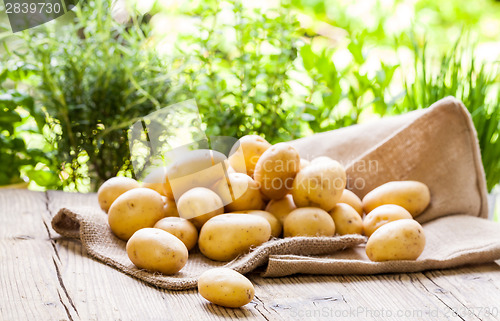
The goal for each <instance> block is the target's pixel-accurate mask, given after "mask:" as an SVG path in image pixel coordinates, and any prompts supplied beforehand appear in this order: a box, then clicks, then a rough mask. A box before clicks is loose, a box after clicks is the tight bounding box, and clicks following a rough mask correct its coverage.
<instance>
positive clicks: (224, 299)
mask: <svg viewBox="0 0 500 321" xmlns="http://www.w3.org/2000/svg"><path fill="white" fill-rule="evenodd" d="M198 292H200V294H201V296H202V297H204V298H205V299H207V300H208V301H210V302H212V303H214V304H217V305H220V306H223V307H227V308H239V307H242V306H244V305H245V304H247V303H249V302H250V301H252V299H253V297H254V295H255V289H254V287H253V284H252V282H250V280H249V279H247V278H246V277H245V276H244V275H242V274H240V273H238V272H236V271H234V270H231V269H229V268H215V269H210V270H207V271H205V272H203V273H202V274H201V275H200V278H199V279H198Z"/></svg>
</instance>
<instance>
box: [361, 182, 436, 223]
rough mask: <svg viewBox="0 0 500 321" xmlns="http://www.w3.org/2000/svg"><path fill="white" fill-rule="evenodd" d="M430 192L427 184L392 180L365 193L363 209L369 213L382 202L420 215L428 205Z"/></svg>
mask: <svg viewBox="0 0 500 321" xmlns="http://www.w3.org/2000/svg"><path fill="white" fill-rule="evenodd" d="M430 201H431V194H430V191H429V188H428V187H427V185H425V184H424V183H421V182H417V181H394V182H389V183H385V184H383V185H380V186H379V187H377V188H375V189H373V190H372V191H371V192H369V193H368V194H366V195H365V197H364V198H363V209H364V210H365V213H367V214H368V213H370V212H371V211H372V210H373V209H374V208H376V207H379V206H380V205H384V204H396V205H399V206H402V207H404V208H405V209H406V210H407V211H408V212H410V214H411V215H412V216H413V217H417V216H418V215H420V214H421V213H422V212H423V211H424V210H425V209H426V208H427V206H428V205H429V203H430Z"/></svg>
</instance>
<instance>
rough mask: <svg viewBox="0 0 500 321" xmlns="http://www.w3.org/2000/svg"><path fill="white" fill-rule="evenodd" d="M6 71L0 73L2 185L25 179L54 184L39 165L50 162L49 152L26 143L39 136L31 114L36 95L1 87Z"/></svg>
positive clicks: (0, 164)
mask: <svg viewBox="0 0 500 321" xmlns="http://www.w3.org/2000/svg"><path fill="white" fill-rule="evenodd" d="M7 74H8V70H4V71H3V72H1V73H0V186H1V185H9V184H16V183H20V182H24V181H25V179H26V178H29V179H31V180H32V181H34V182H36V183H37V184H40V185H45V186H50V185H51V184H53V183H54V179H53V175H51V174H52V173H50V172H48V171H46V169H45V168H43V166H42V168H40V166H38V165H43V164H45V163H47V162H48V158H47V156H48V155H47V154H46V153H45V152H44V151H42V150H40V149H38V148H33V147H31V146H29V145H28V144H27V141H29V140H30V138H33V137H34V136H40V133H39V132H38V130H37V126H36V125H34V124H33V123H35V121H34V118H33V117H32V116H30V112H33V107H34V104H33V98H32V97H31V96H30V95H28V94H26V93H23V92H20V91H18V90H15V89H6V88H5V87H4V86H2V83H3V82H4V81H5V79H6V78H7Z"/></svg>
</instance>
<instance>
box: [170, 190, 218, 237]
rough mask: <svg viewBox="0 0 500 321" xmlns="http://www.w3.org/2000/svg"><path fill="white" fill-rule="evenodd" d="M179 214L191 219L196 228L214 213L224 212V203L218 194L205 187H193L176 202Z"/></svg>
mask: <svg viewBox="0 0 500 321" xmlns="http://www.w3.org/2000/svg"><path fill="white" fill-rule="evenodd" d="M177 210H178V211H179V216H180V217H182V218H185V219H188V220H190V221H191V223H193V224H194V226H196V228H198V229H201V227H202V226H203V224H205V222H206V221H208V220H209V219H210V218H212V217H214V216H215V215H219V214H222V213H224V205H223V204H222V200H221V199H220V197H219V195H217V194H215V192H214V191H212V190H209V189H208V188H205V187H195V188H193V189H190V190H189V191H187V192H186V193H184V194H182V196H181V197H180V198H179V201H178V202H177Z"/></svg>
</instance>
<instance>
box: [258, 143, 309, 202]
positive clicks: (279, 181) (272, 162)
mask: <svg viewBox="0 0 500 321" xmlns="http://www.w3.org/2000/svg"><path fill="white" fill-rule="evenodd" d="M299 169H300V155H299V152H297V150H296V149H295V148H293V147H292V146H291V145H289V144H287V143H278V144H276V145H273V146H272V147H270V148H269V149H268V150H266V151H265V152H264V153H263V154H262V155H261V156H260V158H259V161H258V162H257V165H256V166H255V172H254V178H255V181H256V182H257V184H259V186H260V190H261V192H262V193H263V194H264V195H265V196H267V197H268V198H270V199H275V200H277V199H280V198H283V197H284V196H285V195H286V194H288V193H289V192H290V190H291V189H292V185H293V180H294V177H295V175H297V172H298V171H299Z"/></svg>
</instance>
